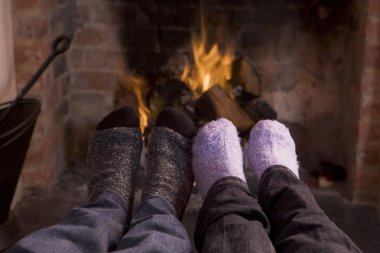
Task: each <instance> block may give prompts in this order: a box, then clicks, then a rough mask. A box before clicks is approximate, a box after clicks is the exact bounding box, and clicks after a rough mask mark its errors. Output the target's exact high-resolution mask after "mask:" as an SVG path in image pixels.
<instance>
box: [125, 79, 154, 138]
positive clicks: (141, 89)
mask: <svg viewBox="0 0 380 253" xmlns="http://www.w3.org/2000/svg"><path fill="white" fill-rule="evenodd" d="M120 79H121V84H122V86H123V88H124V89H125V90H127V91H129V92H131V93H134V94H135V96H136V99H137V105H138V111H139V114H140V128H141V132H142V133H144V132H145V129H146V128H147V126H148V119H149V116H148V115H149V113H150V111H149V109H148V107H147V106H146V104H145V97H146V93H147V92H148V89H149V87H148V82H147V80H146V79H145V78H144V77H142V76H139V75H136V74H132V73H124V74H122V75H121V76H120Z"/></svg>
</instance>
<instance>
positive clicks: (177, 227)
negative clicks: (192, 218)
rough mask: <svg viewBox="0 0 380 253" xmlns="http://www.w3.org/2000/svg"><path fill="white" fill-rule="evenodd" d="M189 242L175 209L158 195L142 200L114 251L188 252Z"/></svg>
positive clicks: (189, 250) (190, 248)
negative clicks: (126, 231)
mask: <svg viewBox="0 0 380 253" xmlns="http://www.w3.org/2000/svg"><path fill="white" fill-rule="evenodd" d="M191 251H192V244H191V241H190V239H189V236H188V234H187V232H186V229H185V227H184V226H183V225H182V223H181V221H180V220H178V218H177V217H176V215H175V210H174V208H173V207H172V206H171V205H170V204H169V202H168V201H167V200H166V199H164V198H163V197H160V196H155V197H153V198H150V199H147V200H145V201H144V202H142V203H141V205H140V208H139V209H138V211H137V213H136V214H135V215H134V216H133V219H132V220H131V225H130V229H129V231H128V233H126V234H125V235H124V237H123V238H122V239H121V241H120V243H119V245H118V247H117V250H116V252H191Z"/></svg>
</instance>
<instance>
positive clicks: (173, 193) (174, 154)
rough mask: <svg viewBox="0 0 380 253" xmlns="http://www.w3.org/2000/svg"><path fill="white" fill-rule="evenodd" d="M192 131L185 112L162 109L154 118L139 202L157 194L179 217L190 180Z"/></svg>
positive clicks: (189, 186)
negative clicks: (146, 168)
mask: <svg viewBox="0 0 380 253" xmlns="http://www.w3.org/2000/svg"><path fill="white" fill-rule="evenodd" d="M195 133H196V128H195V125H194V123H193V122H192V120H191V119H190V118H189V117H188V116H187V115H186V114H184V113H182V112H181V111H179V110H176V109H173V108H166V109H165V110H163V111H162V112H161V113H160V115H159V116H158V118H157V121H156V126H155V128H154V129H153V132H152V134H151V136H150V142H149V146H148V175H147V179H146V181H145V185H144V189H143V193H142V201H144V200H147V199H149V198H152V197H154V196H161V197H163V198H165V199H166V200H167V201H168V202H169V203H170V204H171V205H172V206H173V207H174V209H175V211H176V215H177V217H178V218H179V219H181V218H182V216H183V213H184V211H185V208H186V205H187V202H188V200H189V198H190V194H191V189H192V186H193V181H194V176H193V173H192V171H191V143H192V142H191V141H192V137H193V136H194V135H195Z"/></svg>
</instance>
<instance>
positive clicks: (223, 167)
mask: <svg viewBox="0 0 380 253" xmlns="http://www.w3.org/2000/svg"><path fill="white" fill-rule="evenodd" d="M192 164H193V173H194V176H195V181H196V182H197V185H198V187H199V190H200V193H201V196H202V198H203V199H204V198H205V197H206V194H207V192H208V191H209V189H210V188H211V186H212V185H213V184H214V183H215V182H217V181H219V180H220V179H222V178H224V177H238V178H240V179H242V180H243V181H246V179H245V176H244V171H243V153H242V150H241V146H240V139H239V136H238V132H237V130H236V127H235V126H234V125H233V124H232V123H231V122H230V121H229V120H226V119H219V120H216V121H211V122H209V123H208V124H206V125H205V126H204V127H202V128H201V129H200V130H199V132H198V134H197V135H196V137H195V138H194V144H193V161H192Z"/></svg>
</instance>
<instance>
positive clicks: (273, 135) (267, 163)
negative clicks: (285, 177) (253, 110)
mask: <svg viewBox="0 0 380 253" xmlns="http://www.w3.org/2000/svg"><path fill="white" fill-rule="evenodd" d="M248 153H249V161H250V163H251V167H252V169H253V171H254V172H255V173H256V175H257V177H258V179H259V180H260V177H261V175H262V174H263V173H264V171H265V170H266V169H268V168H269V167H271V166H273V165H282V166H285V167H287V168H288V169H289V170H291V171H292V172H293V173H294V174H295V175H296V176H297V177H299V175H298V162H297V155H296V145H295V143H294V141H293V139H292V137H291V135H290V133H289V129H288V128H286V127H285V126H284V125H283V124H281V123H280V122H278V121H275V120H262V121H259V122H258V123H257V124H256V125H255V126H254V127H253V128H252V130H251V134H250V138H249V146H248Z"/></svg>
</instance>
